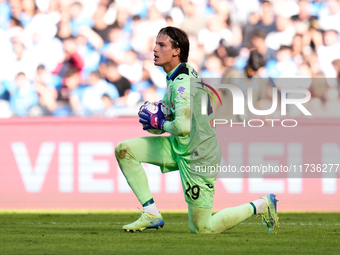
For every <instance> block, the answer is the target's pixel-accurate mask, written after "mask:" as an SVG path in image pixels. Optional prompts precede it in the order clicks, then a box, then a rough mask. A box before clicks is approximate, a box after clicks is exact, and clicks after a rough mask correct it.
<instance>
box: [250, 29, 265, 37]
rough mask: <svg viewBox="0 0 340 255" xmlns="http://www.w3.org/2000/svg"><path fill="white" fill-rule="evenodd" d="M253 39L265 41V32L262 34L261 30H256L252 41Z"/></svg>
mask: <svg viewBox="0 0 340 255" xmlns="http://www.w3.org/2000/svg"><path fill="white" fill-rule="evenodd" d="M255 37H257V38H261V39H265V38H266V32H264V31H263V30H262V29H257V30H255V31H254V33H253V34H252V39H254V38H255Z"/></svg>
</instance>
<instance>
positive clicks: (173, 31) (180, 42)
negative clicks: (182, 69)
mask: <svg viewBox="0 0 340 255" xmlns="http://www.w3.org/2000/svg"><path fill="white" fill-rule="evenodd" d="M159 35H167V36H169V37H170V39H171V46H172V48H173V49H176V48H179V49H180V50H181V52H180V54H179V59H180V61H181V62H187V61H188V56H189V39H188V35H187V33H185V32H184V31H183V30H182V29H179V28H177V27H164V28H162V29H161V30H160V31H159V32H158V35H157V37H158V36H159Z"/></svg>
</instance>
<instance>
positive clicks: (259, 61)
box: [247, 50, 265, 72]
mask: <svg viewBox="0 0 340 255" xmlns="http://www.w3.org/2000/svg"><path fill="white" fill-rule="evenodd" d="M264 66H265V61H264V59H263V57H262V55H261V54H260V53H258V51H257V50H253V51H251V52H250V56H249V59H248V63H247V67H248V68H249V67H250V68H251V69H253V70H254V71H255V72H257V71H258V70H259V69H260V68H261V67H264Z"/></svg>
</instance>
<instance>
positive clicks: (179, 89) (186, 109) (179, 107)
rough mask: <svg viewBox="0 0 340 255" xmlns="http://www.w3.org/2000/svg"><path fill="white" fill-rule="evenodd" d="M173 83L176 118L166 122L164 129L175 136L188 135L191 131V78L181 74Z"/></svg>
mask: <svg viewBox="0 0 340 255" xmlns="http://www.w3.org/2000/svg"><path fill="white" fill-rule="evenodd" d="M179 77H182V78H183V79H182V80H178V82H177V83H176V84H174V85H173V90H172V98H173V99H172V102H173V103H174V106H175V111H176V112H175V119H174V120H173V121H167V122H166V123H165V124H164V130H165V131H166V132H168V133H170V134H172V135H174V136H186V135H187V134H188V133H189V132H190V78H189V76H179Z"/></svg>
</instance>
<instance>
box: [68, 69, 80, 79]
mask: <svg viewBox="0 0 340 255" xmlns="http://www.w3.org/2000/svg"><path fill="white" fill-rule="evenodd" d="M78 73H79V70H78V69H77V68H75V67H71V68H70V69H69V70H68V71H67V73H66V78H70V77H72V76H73V75H75V74H78Z"/></svg>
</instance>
